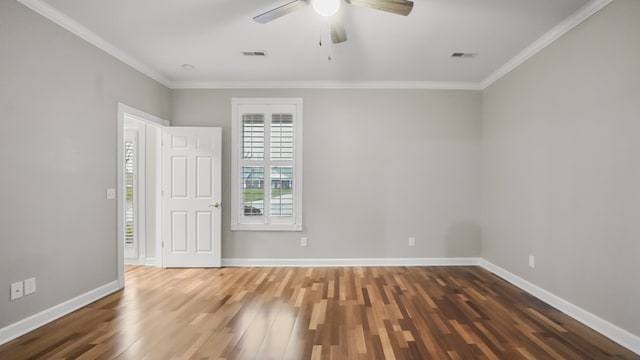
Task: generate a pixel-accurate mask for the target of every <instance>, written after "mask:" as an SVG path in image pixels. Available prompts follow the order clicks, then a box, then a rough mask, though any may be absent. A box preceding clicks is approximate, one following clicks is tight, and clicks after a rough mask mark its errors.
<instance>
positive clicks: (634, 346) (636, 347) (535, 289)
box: [480, 259, 640, 355]
mask: <svg viewBox="0 0 640 360" xmlns="http://www.w3.org/2000/svg"><path fill="white" fill-rule="evenodd" d="M480 266H482V267H483V268H485V269H486V270H488V271H491V272H492V273H494V274H496V275H498V276H500V277H501V278H503V279H505V280H506V281H508V282H510V283H512V284H513V285H515V286H517V287H519V288H520V289H522V290H524V291H526V292H528V293H529V294H531V295H533V296H535V297H536V298H538V299H540V300H542V301H544V302H545V303H547V304H549V305H551V306H553V307H554V308H556V309H558V310H560V311H562V312H563V313H565V314H567V315H569V316H571V317H572V318H574V319H576V320H577V321H579V322H581V323H583V324H584V325H586V326H588V327H590V328H592V329H593V330H595V331H597V332H599V333H600V334H602V335H604V336H606V337H608V338H609V339H611V340H613V341H615V342H616V343H618V344H620V345H622V346H624V347H626V348H627V349H629V350H631V351H633V352H635V353H636V354H639V355H640V337H638V336H636V335H634V334H632V333H630V332H628V331H626V330H624V329H622V328H620V327H618V326H616V325H614V324H612V323H610V322H608V321H606V320H604V319H602V318H600V317H598V316H596V315H594V314H592V313H590V312H588V311H587V310H585V309H583V308H581V307H579V306H576V305H574V304H572V303H570V302H568V301H567V300H565V299H563V298H561V297H559V296H557V295H555V294H552V293H550V292H549V291H547V290H545V289H543V288H541V287H539V286H537V285H534V284H532V283H530V282H528V281H527V280H525V279H523V278H521V277H519V276H518V275H515V274H513V273H511V272H509V271H507V270H505V269H503V268H501V267H499V266H497V265H495V264H493V263H491V262H489V261H487V260H485V259H480Z"/></svg>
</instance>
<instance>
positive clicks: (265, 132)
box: [231, 98, 302, 231]
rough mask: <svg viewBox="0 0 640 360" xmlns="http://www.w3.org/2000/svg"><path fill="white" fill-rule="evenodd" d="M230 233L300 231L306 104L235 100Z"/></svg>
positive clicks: (296, 100) (233, 106)
mask: <svg viewBox="0 0 640 360" xmlns="http://www.w3.org/2000/svg"><path fill="white" fill-rule="evenodd" d="M232 117H233V119H232V136H233V141H232V147H233V152H232V155H231V161H232V184H231V191H232V203H231V230H275V231H299V230H302V99H299V98H297V99H245V98H234V99H233V100H232Z"/></svg>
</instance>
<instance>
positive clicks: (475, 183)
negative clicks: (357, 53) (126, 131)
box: [171, 89, 481, 259]
mask: <svg viewBox="0 0 640 360" xmlns="http://www.w3.org/2000/svg"><path fill="white" fill-rule="evenodd" d="M232 97H302V98H303V99H304V156H303V162H304V165H303V168H304V171H303V176H304V179H303V183H304V185H303V187H304V195H303V196H304V197H303V231H302V232H282V233H273V232H248V231H230V230H229V221H230V219H229V216H230V206H229V205H228V204H229V202H230V176H231V173H230V158H231V149H230V143H231V98H232ZM172 111H173V112H172V115H171V122H172V125H181V126H194V125H201V126H221V127H222V137H223V140H222V152H223V163H222V172H223V174H224V175H223V180H222V182H223V186H222V190H223V198H222V201H223V204H226V205H225V206H224V207H223V216H222V224H223V225H222V226H223V229H222V249H223V250H222V252H223V257H225V258H267V259H268V258H277V259H279V258H296V259H298V258H383V257H385V258H394V257H458V256H478V255H479V253H480V225H479V206H480V204H479V195H480V186H479V179H480V172H479V168H480V165H479V161H480V155H479V151H480V128H481V122H480V120H481V93H480V92H478V91H426V90H299V89H295V90H174V91H173V92H172ZM301 236H308V237H309V247H306V248H303V247H300V246H299V242H300V237H301ZM410 236H415V237H416V247H415V248H413V247H409V246H408V238H409V237H410Z"/></svg>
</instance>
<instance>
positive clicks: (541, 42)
mask: <svg viewBox="0 0 640 360" xmlns="http://www.w3.org/2000/svg"><path fill="white" fill-rule="evenodd" d="M610 2H611V0H591V1H590V2H588V3H587V4H585V5H584V6H583V7H582V8H580V9H579V10H578V11H576V12H575V13H574V14H573V15H571V16H569V17H568V18H566V19H565V20H564V21H563V22H561V23H560V24H558V25H556V26H555V27H554V28H552V29H551V30H549V31H548V32H547V33H545V34H544V35H542V37H541V38H539V39H538V40H536V41H534V42H533V43H532V44H531V45H529V46H528V47H527V48H526V49H524V50H522V51H521V52H520V53H519V54H518V55H516V56H515V57H514V58H513V59H511V60H509V61H508V62H507V63H506V64H504V65H502V67H500V68H499V69H498V70H496V71H495V72H493V73H492V74H491V75H489V76H488V77H487V78H485V79H484V80H483V81H482V82H481V83H480V84H479V85H480V88H481V89H482V90H484V89H486V88H488V87H489V86H490V85H491V84H493V83H494V82H496V81H498V80H499V79H500V78H502V77H503V76H505V75H507V74H508V73H509V72H511V71H512V70H513V69H515V68H517V67H518V66H520V65H522V64H523V63H524V62H525V61H527V60H529V58H531V57H532V56H534V55H535V54H537V53H538V52H540V51H541V50H542V49H544V48H545V47H547V46H549V45H550V44H551V43H553V42H554V41H556V40H558V39H559V38H560V37H561V36H562V35H564V34H566V33H567V32H569V31H570V30H571V29H573V28H574V27H576V26H578V25H579V24H580V23H582V22H583V21H585V20H586V19H588V18H589V17H590V16H591V15H593V14H595V13H596V12H598V11H599V10H600V9H602V8H603V7H605V6H606V5H607V4H609V3H610Z"/></svg>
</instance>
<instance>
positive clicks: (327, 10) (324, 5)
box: [311, 0, 342, 16]
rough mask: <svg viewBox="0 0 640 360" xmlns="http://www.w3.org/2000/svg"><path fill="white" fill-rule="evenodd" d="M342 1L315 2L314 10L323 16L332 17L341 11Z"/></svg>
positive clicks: (314, 0)
mask: <svg viewBox="0 0 640 360" xmlns="http://www.w3.org/2000/svg"><path fill="white" fill-rule="evenodd" d="M341 2H342V0H313V1H312V2H311V5H312V6H313V10H315V11H316V12H317V13H318V14H320V15H322V16H332V15H334V14H335V13H337V12H338V10H340V3H341Z"/></svg>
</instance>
